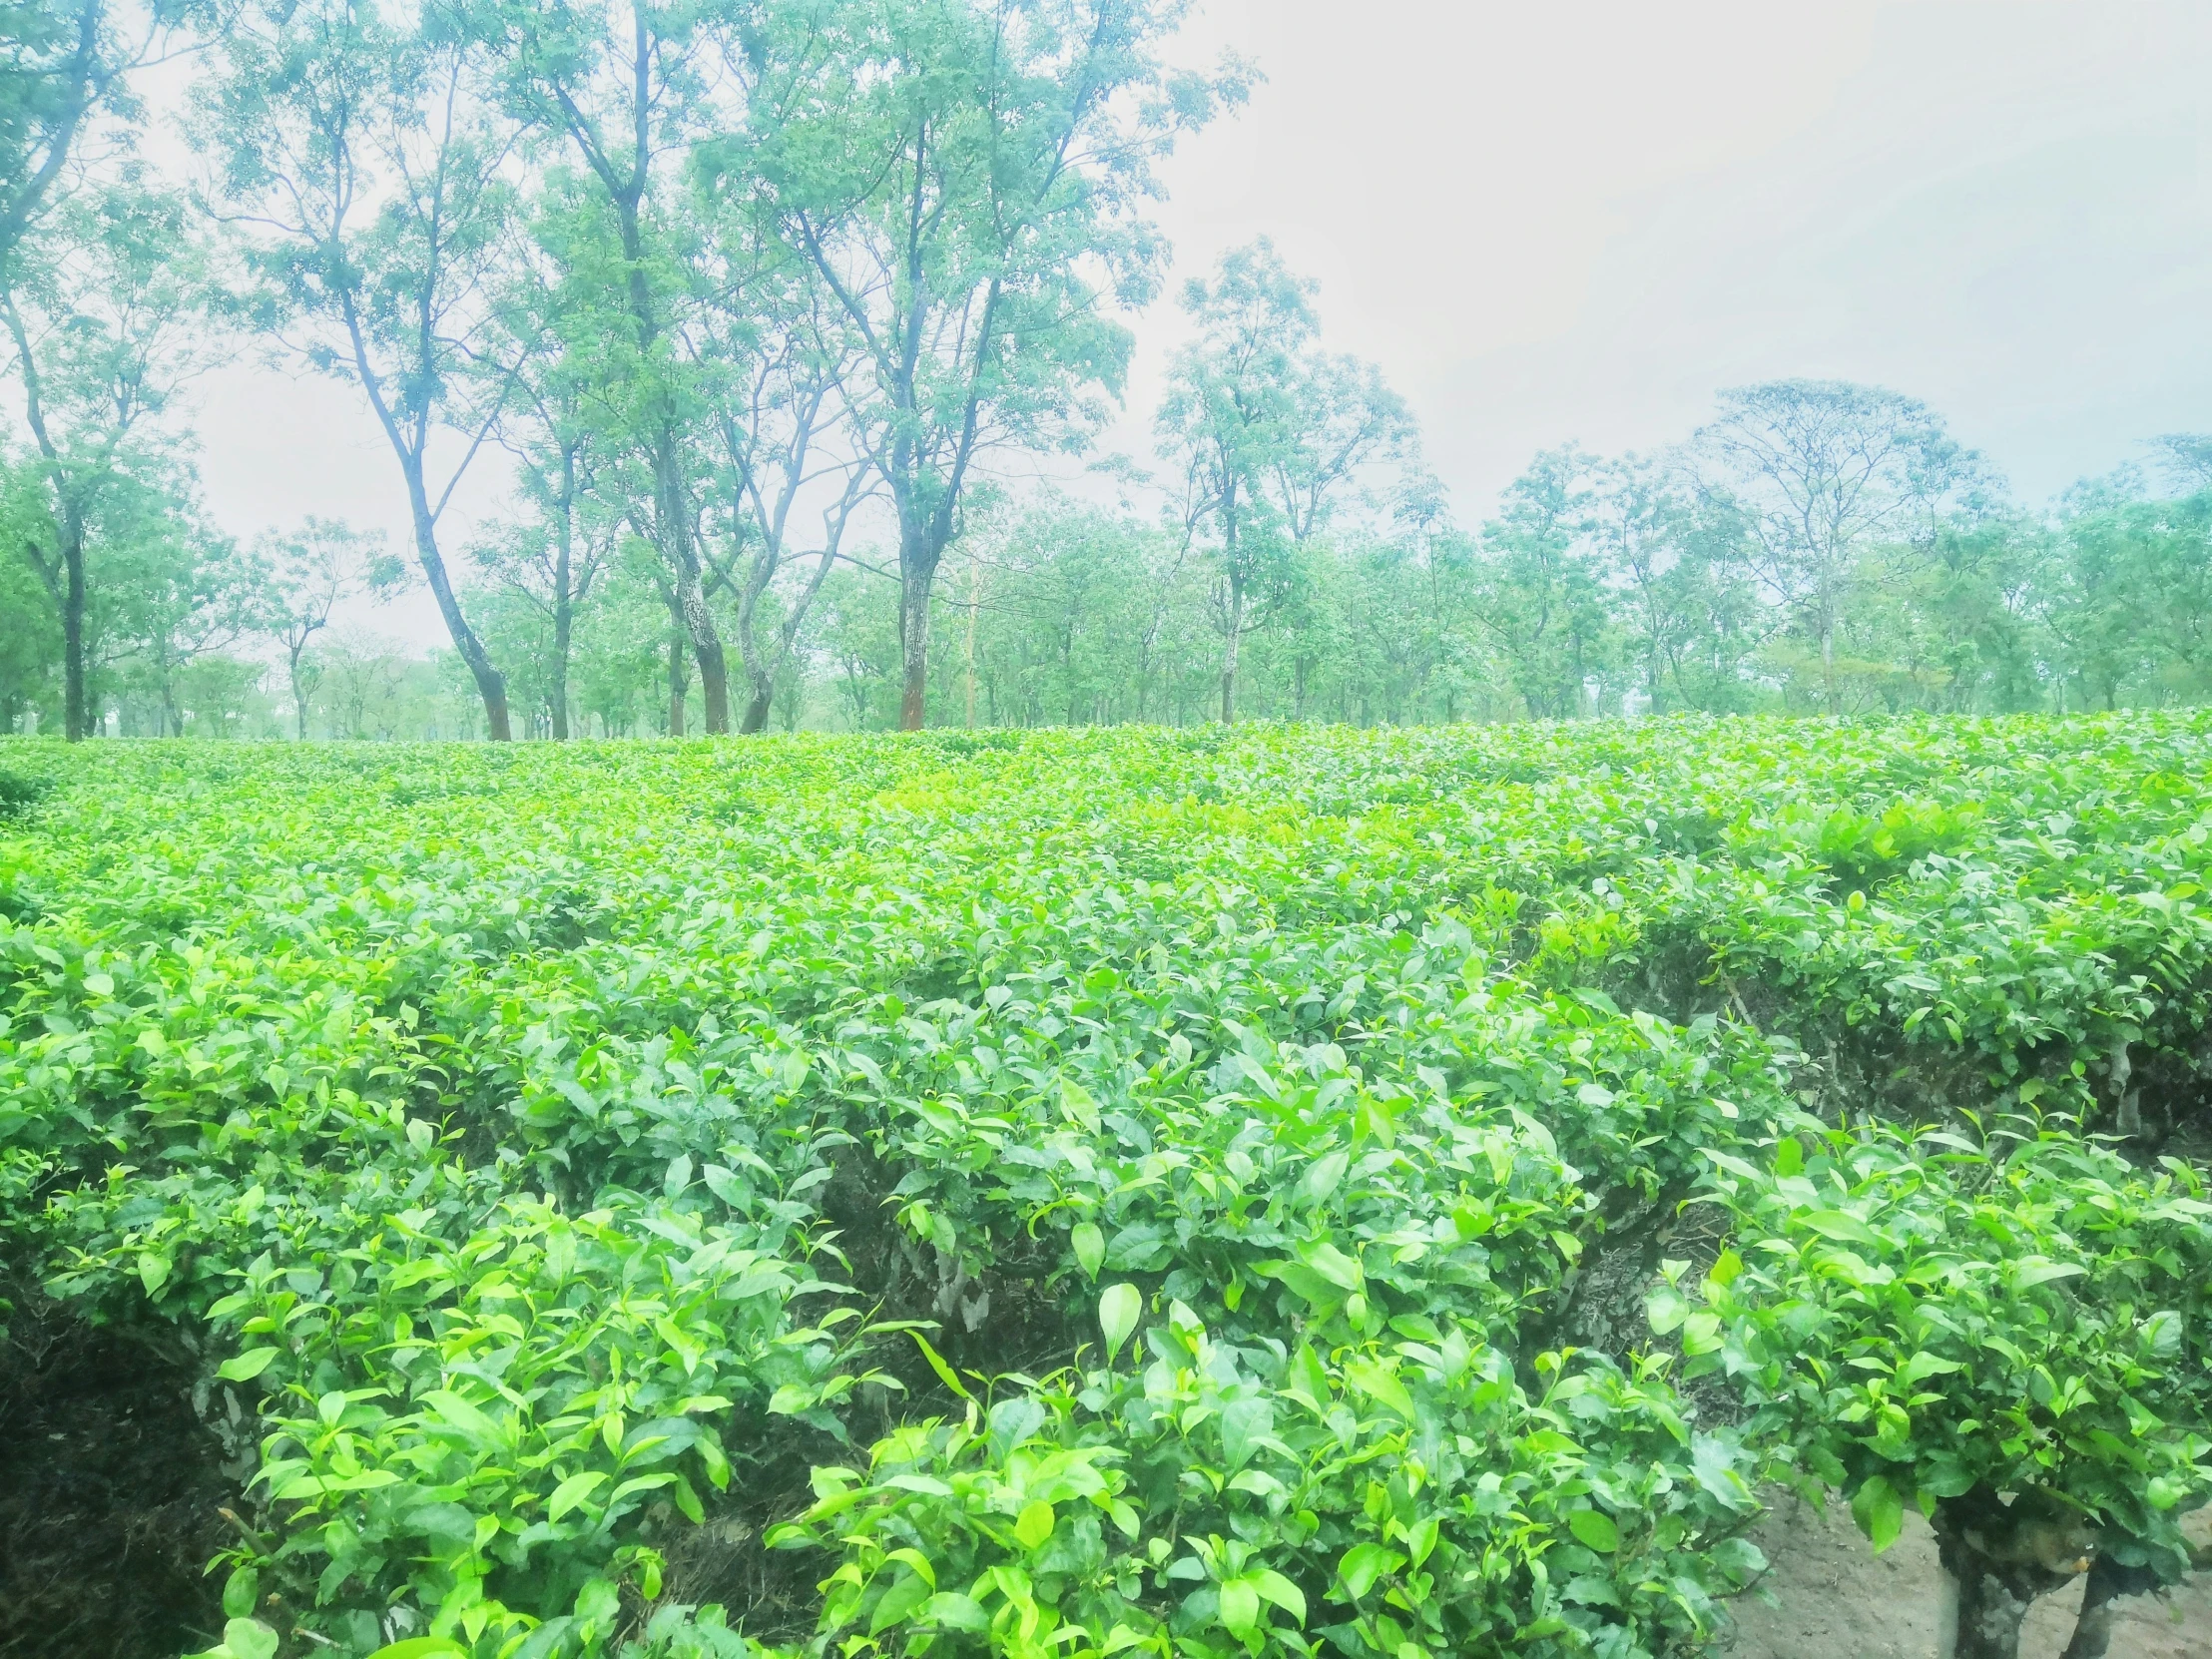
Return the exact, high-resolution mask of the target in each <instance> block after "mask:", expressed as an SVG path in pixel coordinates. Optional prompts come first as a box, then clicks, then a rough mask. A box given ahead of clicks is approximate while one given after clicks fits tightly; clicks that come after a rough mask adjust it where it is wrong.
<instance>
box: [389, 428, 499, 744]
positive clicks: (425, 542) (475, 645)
mask: <svg viewBox="0 0 2212 1659" xmlns="http://www.w3.org/2000/svg"><path fill="white" fill-rule="evenodd" d="M394 447H399V445H398V443H397V440H396V439H395V440H394ZM400 467H401V470H402V471H404V472H405V474H406V478H407V496H408V500H409V504H410V505H411V506H412V507H413V508H414V533H415V557H416V559H417V560H418V561H420V563H421V565H422V574H423V576H424V577H426V578H427V579H428V581H429V583H430V593H431V595H432V597H434V598H435V599H436V600H437V602H438V614H439V615H440V616H442V617H444V618H445V631H446V633H447V634H449V635H451V636H452V640H453V647H454V649H455V650H457V651H458V652H460V654H461V661H462V662H464V663H466V664H467V665H468V672H469V674H470V675H471V676H472V677H473V678H474V679H475V681H476V693H477V695H478V696H479V697H481V698H482V699H483V700H484V735H485V736H486V737H487V738H489V739H490V740H491V741H492V742H493V743H512V742H513V741H514V730H513V728H512V727H510V726H509V725H508V723H507V677H506V676H505V675H503V674H501V673H500V672H499V670H498V669H496V668H494V667H493V666H492V661H491V653H490V652H488V651H486V650H485V649H484V642H483V641H482V640H480V639H478V638H477V637H476V630H475V629H473V628H471V627H470V626H469V625H468V618H466V617H465V616H463V615H462V614H461V602H460V600H459V599H458V598H456V597H455V596H454V593H453V584H452V582H451V581H450V580H449V579H448V578H447V576H446V573H445V558H444V556H443V555H442V554H441V553H439V551H438V527H437V519H436V517H435V515H433V514H432V513H431V511H430V496H429V491H428V490H427V488H426V487H425V486H424V484H423V481H422V458H421V456H419V455H412V454H407V453H404V452H403V453H402V454H401V455H400Z"/></svg>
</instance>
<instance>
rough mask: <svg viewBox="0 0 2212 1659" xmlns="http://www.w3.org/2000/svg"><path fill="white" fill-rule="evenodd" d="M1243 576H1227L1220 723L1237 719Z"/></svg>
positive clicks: (1230, 723) (1242, 636)
mask: <svg viewBox="0 0 2212 1659" xmlns="http://www.w3.org/2000/svg"><path fill="white" fill-rule="evenodd" d="M1244 603H1245V585H1244V578H1242V577H1241V576H1236V575H1231V577H1230V578H1229V639H1228V641H1227V643H1226V644H1225V645H1224V646H1223V648H1222V654H1221V723H1222V725H1224V726H1232V725H1234V724H1236V719H1237V647H1238V644H1239V643H1240V642H1241V641H1242V640H1243V639H1244Z"/></svg>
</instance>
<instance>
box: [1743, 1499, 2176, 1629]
mask: <svg viewBox="0 0 2212 1659" xmlns="http://www.w3.org/2000/svg"><path fill="white" fill-rule="evenodd" d="M1753 1537H1754V1539H1755V1540H1756V1541H1757V1543H1758V1545H1759V1547H1760V1548H1761V1549H1763V1550H1765V1551H1766V1552H1767V1558H1768V1560H1770V1561H1772V1562H1773V1563H1774V1571H1773V1572H1772V1573H1771V1574H1770V1575H1769V1576H1768V1579H1767V1589H1768V1591H1769V1592H1770V1593H1771V1594H1772V1596H1773V1598H1774V1600H1773V1604H1772V1605H1766V1604H1762V1602H1761V1601H1760V1599H1759V1597H1758V1596H1757V1595H1756V1594H1755V1595H1751V1596H1746V1597H1744V1598H1743V1599H1742V1600H1741V1601H1739V1602H1737V1604H1736V1620H1737V1632H1736V1636H1735V1640H1734V1645H1733V1646H1732V1647H1726V1648H1724V1649H1723V1651H1724V1652H1726V1653H1728V1654H1729V1655H1730V1659H1936V1656H1937V1655H1938V1654H1939V1653H1940V1652H1941V1651H1942V1648H1941V1644H1940V1640H1939V1636H1938V1632H1939V1630H1940V1628H1941V1620H1942V1611H1943V1573H1942V1568H1941V1567H1939V1566H1938V1565H1937V1564H1936V1538H1935V1535H1934V1534H1933V1533H1931V1532H1930V1531H1929V1529H1928V1523H1927V1522H1926V1521H1924V1520H1922V1519H1921V1517H1920V1516H1919V1515H1917V1514H1914V1513H1912V1512H1910V1511H1908V1512H1907V1514H1906V1517H1905V1536H1904V1537H1903V1538H1901V1539H1899V1540H1898V1542H1897V1543H1896V1544H1894V1545H1892V1546H1891V1547H1890V1548H1889V1549H1888V1550H1887V1551H1885V1552H1884V1553H1883V1554H1881V1555H1879V1556H1878V1555H1876V1554H1875V1553H1874V1551H1873V1549H1872V1548H1870V1547H1869V1546H1868V1543H1867V1540H1866V1539H1865V1538H1863V1537H1862V1536H1860V1533H1859V1529H1858V1528H1857V1527H1856V1526H1854V1525H1853V1524H1852V1520H1851V1515H1850V1513H1849V1511H1847V1510H1846V1509H1845V1508H1844V1506H1843V1505H1842V1504H1840V1503H1831V1504H1829V1506H1828V1512H1827V1513H1826V1514H1825V1515H1824V1514H1822V1513H1820V1512H1819V1511H1817V1510H1815V1509H1814V1508H1813V1507H1812V1505H1810V1504H1808V1503H1803V1502H1801V1501H1799V1500H1798V1499H1797V1498H1796V1497H1795V1496H1792V1495H1789V1494H1778V1495H1777V1496H1776V1497H1775V1499H1774V1508H1773V1510H1772V1511H1771V1512H1770V1513H1769V1514H1768V1516H1767V1517H1766V1519H1765V1520H1764V1521H1762V1522H1761V1523H1760V1527H1759V1530H1758V1531H1757V1532H1755V1533H1754V1534H1753ZM2117 1606H2118V1609H2119V1613H2118V1617H2117V1619H2116V1621H2115V1623H2114V1627H2113V1632H2112V1647H2111V1653H2112V1659H2212V1574H2199V1575H2197V1576H2196V1577H2195V1578H2192V1579H2190V1580H2189V1581H2188V1582H2187V1583H2184V1584H2182V1585H2180V1586H2179V1587H2178V1588H2177V1589H2175V1590H2174V1591H2172V1592H2170V1593H2169V1594H2167V1595H2165V1596H2129V1597H2127V1598H2126V1599H2125V1600H2123V1601H2121V1602H2119V1603H2117ZM2080 1610H2081V1581H2080V1580H2079V1579H2076V1580H2075V1581H2074V1582H2073V1583H2072V1584H2071V1585H2070V1586H2068V1587H2067V1588H2066V1589H2063V1590H2060V1591H2058V1592H2057V1593H2055V1594H2053V1595H2047V1596H2044V1597H2043V1598H2042V1599H2041V1600H2039V1601H2037V1602H2036V1603H2035V1606H2034V1609H2033V1611H2031V1612H2030V1613H2029V1614H2028V1619H2027V1629H2026V1632H2025V1634H2024V1636H2023V1638H2022V1640H2021V1643H2020V1659H2059V1655H2060V1654H2061V1653H2063V1652H2064V1651H2065V1646H2066V1642H2067V1639H2068V1638H2069V1637H2071V1636H2072V1634H2073V1627H2074V1618H2075V1615H2076V1614H2078V1613H2079V1612H2080Z"/></svg>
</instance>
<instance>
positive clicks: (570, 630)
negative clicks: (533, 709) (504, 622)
mask: <svg viewBox="0 0 2212 1659" xmlns="http://www.w3.org/2000/svg"><path fill="white" fill-rule="evenodd" d="M575 627H576V607H575V606H574V605H573V604H572V603H571V602H570V600H569V597H568V551H567V549H565V548H564V549H562V552H561V593H560V599H559V601H558V602H557V603H556V604H555V606H554V610H553V711H552V712H553V741H554V742H555V743H566V742H568V651H569V641H570V639H571V637H572V636H573V634H574V631H575Z"/></svg>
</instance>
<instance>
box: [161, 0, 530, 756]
mask: <svg viewBox="0 0 2212 1659" xmlns="http://www.w3.org/2000/svg"><path fill="white" fill-rule="evenodd" d="M482 77H483V65H482V63H481V62H480V49H479V48H478V47H476V46H475V45H474V44H472V43H471V42H470V40H469V39H468V38H467V36H466V35H465V34H464V33H463V32H462V31H461V30H460V28H459V27H458V24H457V20H456V19H455V18H454V17H453V16H452V15H451V14H450V13H449V12H447V11H445V10H443V9H441V7H440V6H439V5H438V4H437V3H436V0H429V3H427V4H424V5H422V6H421V7H420V8H419V9H415V10H405V9H400V10H394V11H392V12H388V13H387V12H382V11H378V10H377V9H375V8H374V7H373V6H371V5H368V4H365V3H360V0H304V3H295V0H257V3H256V4H254V5H252V6H250V7H248V8H247V9H246V10H244V11H242V12H241V14H240V15H239V16H238V17H237V18H236V19H235V20H234V21H233V22H232V24H231V25H230V27H229V28H228V29H227V31H226V33H225V36H224V41H223V58H222V67H221V71H220V73H219V74H217V75H216V76H215V78H214V81H213V84H212V85H211V86H210V87H209V88H207V89H206V98H205V100H204V103H203V105H202V110H201V114H200V116H199V118H198V120H197V121H196V122H195V125H194V133H195V138H196V141H197V143H198V144H199V145H200V147H201V148H202V149H203V150H204V151H205V152H207V153H209V154H210V155H212V156H213V157H214V159H215V162H216V177H215V180H214V185H215V194H216V196H217V199H218V202H219V206H220V211H221V212H222V214H223V216H224V217H225V218H226V219H228V220H229V221H230V222H231V223H232V224H234V225H236V226H237V227H239V228H240V229H241V230H242V231H244V232H246V233H247V234H248V236H249V238H250V242H249V245H248V249H247V257H248V260H249V263H250V265H251V267H252V269H253V271H254V273H255V274H256V276H257V277H259V279H260V281H259V292H258V293H257V295H256V309H255V313H254V314H255V316H256V318H257V320H258V322H259V323H260V325H261V326H262V327H263V328H264V330H265V331H266V333H267V334H268V336H269V338H270V339H271V340H272V341H273V342H274V343H275V344H277V346H278V347H279V348H280V349H284V350H287V351H289V352H290V353H291V354H293V355H295V356H296V357H297V358H299V359H301V360H303V361H305V362H306V363H307V364H308V365H309V366H311V367H313V368H315V369H318V370H320V371H321V372H323V373H326V374H330V375H333V376H335V377H337V378H339V379H342V380H346V381H349V382H351V383H352V384H353V385H356V386H358V387H359V388H360V391H361V395H362V396H363V397H364V398H365V399H366V400H367V402H368V405H369V408H370V410H371V411H372V412H373V413H374V415H375V417H376V422H377V425H378V427H379V428H380V429H381V430H382V432H383V434H384V438H385V441H386V442H387V443H388V444H389V446H390V448H391V452H392V455H393V458H394V459H395V460H396V461H397V462H398V466H399V471H400V476H401V478H402V479H403V481H404V483H405V486H406V492H407V506H408V515H409V519H410V521H411V524H412V529H413V535H414V547H415V557H416V559H417V561H418V562H419V564H420V566H421V568H422V574H423V578H424V580H425V581H426V582H427V583H428V584H429V587H430V592H431V594H432V596H433V597H434V598H435V599H436V601H437V606H438V613H439V615H440V616H442V617H443V618H444V620H445V627H446V632H447V633H448V634H449V635H450V636H451V638H452V641H453V646H454V649H455V650H456V651H457V652H459V654H460V657H461V660H462V661H463V662H464V663H465V664H466V665H467V667H468V672H469V675H470V677H471V678H472V679H473V681H474V682H475V686H476V691H477V695H478V696H479V697H480V698H481V699H482V701H483V705H484V723H485V728H486V732H487V735H488V736H489V737H491V738H493V739H494V740H497V741H505V740H506V739H508V738H509V737H511V736H512V733H511V731H510V729H509V725H508V718H507V688H506V681H505V679H504V678H503V677H502V676H501V674H500V672H499V670H498V669H497V668H496V667H495V666H494V665H493V663H492V660H491V655H490V653H489V652H488V651H486V650H485V648H484V644H483V642H482V641H481V640H480V639H479V638H478V637H477V635H476V632H475V630H474V629H473V628H472V627H471V626H470V625H469V622H468V619H467V617H466V616H465V615H464V614H463V612H462V609H461V602H460V599H459V597H458V595H457V594H456V593H455V592H454V589H453V584H452V579H451V576H450V575H449V573H448V571H447V569H446V564H445V556H444V553H443V551H442V550H441V548H440V546H439V539H438V537H439V524H440V522H441V521H442V519H443V518H444V515H445V512H446V509H447V508H448V507H449V506H450V505H451V503H452V500H453V493H454V491H455V490H456V489H457V488H458V487H459V485H460V483H461V480H462V478H463V476H464V475H465V474H466V472H467V470H468V468H469V466H470V464H471V463H472V462H473V461H474V460H475V458H476V456H477V453H478V451H479V450H480V449H481V447H482V445H483V443H484V440H485V439H486V437H487V436H488V435H489V434H490V431H491V429H492V426H493V424H494V422H495V421H496V419H497V417H498V413H499V409H500V406H501V404H502V403H503V402H504V400H505V397H506V393H507V380H508V376H506V375H504V374H502V373H499V372H497V371H496V369H495V370H494V371H493V372H491V373H488V374H487V373H486V372H484V369H485V366H486V362H485V359H486V353H487V351H488V349H489V347H490V346H491V344H492V343H493V341H494V340H495V339H496V334H495V331H494V328H493V319H492V316H491V305H490V298H489V286H488V276H489V268H490V265H491V263H492V261H493V260H494V258H495V257H496V254H497V251H498V249H499V246H500V230H501V226H502V224H503V222H504V220H505V218H506V216H507V214H508V213H509V211H510V208H511V200H512V195H513V193H512V190H511V188H510V186H509V182H508V180H507V177H506V172H507V167H508V162H509V158H510V155H511V152H512V135H511V134H510V133H508V132H506V131H503V130H502V129H501V127H500V126H499V124H498V123H497V122H496V121H495V120H494V119H493V117H492V115H491V112H490V111H489V109H488V108H487V106H486V104H485V102H484V99H483V97H482V92H483V87H482ZM456 444H457V446H458V453H457V454H451V453H450V450H451V448H452V447H453V446H454V445H456ZM441 454H444V455H446V457H447V458H446V460H445V463H444V465H443V481H442V483H438V482H435V481H434V480H433V477H432V474H433V472H434V471H436V470H438V469H439V466H440V455H441Z"/></svg>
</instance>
